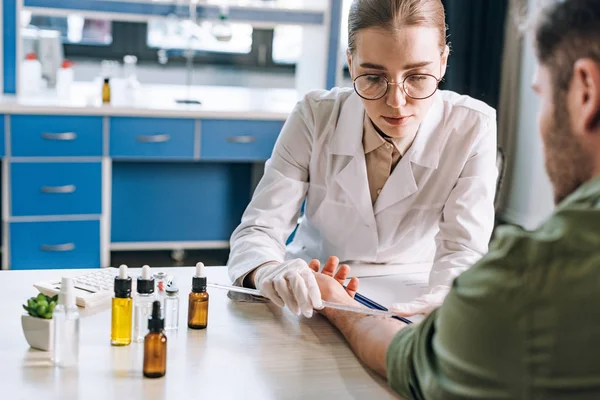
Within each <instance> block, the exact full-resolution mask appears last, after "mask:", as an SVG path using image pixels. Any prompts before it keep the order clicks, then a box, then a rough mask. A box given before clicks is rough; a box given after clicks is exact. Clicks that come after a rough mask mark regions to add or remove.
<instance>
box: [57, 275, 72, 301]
mask: <svg viewBox="0 0 600 400" xmlns="http://www.w3.org/2000/svg"><path fill="white" fill-rule="evenodd" d="M58 304H60V305H62V306H65V307H73V306H75V286H74V285H73V278H65V277H63V278H62V280H61V282H60V293H59V294H58Z"/></svg>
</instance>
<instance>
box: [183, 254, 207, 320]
mask: <svg viewBox="0 0 600 400" xmlns="http://www.w3.org/2000/svg"><path fill="white" fill-rule="evenodd" d="M207 326H208V293H207V292H206V276H204V264H202V263H198V264H196V275H195V276H194V277H193V278H192V291H191V293H190V295H189V296H188V328H191V329H205V328H206V327H207Z"/></svg>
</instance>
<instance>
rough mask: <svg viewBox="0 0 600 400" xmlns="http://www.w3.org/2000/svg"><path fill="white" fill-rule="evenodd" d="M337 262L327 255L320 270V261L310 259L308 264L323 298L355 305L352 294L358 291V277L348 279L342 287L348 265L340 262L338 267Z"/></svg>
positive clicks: (348, 270) (348, 269)
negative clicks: (346, 283) (327, 257)
mask: <svg viewBox="0 0 600 400" xmlns="http://www.w3.org/2000/svg"><path fill="white" fill-rule="evenodd" d="M339 263H340V260H339V259H338V258H337V257H335V256H333V257H329V259H328V260H327V262H326V263H325V266H324V267H323V270H322V271H320V272H319V269H320V267H321V263H320V261H319V260H312V261H311V262H310V263H309V264H308V266H309V267H310V269H312V270H313V273H314V274H315V278H316V279H317V284H318V285H319V289H320V290H321V298H322V299H323V300H325V301H330V302H332V303H337V304H348V305H353V306H356V305H358V303H357V302H356V301H355V300H354V295H355V294H356V292H357V291H358V278H352V279H350V282H348V285H347V286H346V288H345V289H344V286H343V285H344V283H345V281H346V279H347V278H348V275H349V274H350V267H349V266H348V265H346V264H342V265H341V266H340V267H339V268H338V265H339ZM336 270H337V271H336Z"/></svg>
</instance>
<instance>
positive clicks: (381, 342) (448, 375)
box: [311, 253, 527, 399]
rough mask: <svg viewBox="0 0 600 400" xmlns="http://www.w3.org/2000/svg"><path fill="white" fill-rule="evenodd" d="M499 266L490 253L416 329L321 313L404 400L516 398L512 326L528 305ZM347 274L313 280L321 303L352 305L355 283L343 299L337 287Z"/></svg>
mask: <svg viewBox="0 0 600 400" xmlns="http://www.w3.org/2000/svg"><path fill="white" fill-rule="evenodd" d="M505 261H507V260H506V259H505V258H503V257H502V256H499V257H498V254H497V253H496V254H493V255H489V256H488V258H487V260H486V261H485V262H483V263H479V264H478V265H476V266H474V267H472V268H471V269H470V270H469V271H466V272H465V273H463V274H462V275H461V276H460V277H459V278H457V280H456V281H455V284H454V286H453V288H452V290H451V291H450V294H449V295H448V297H447V298H446V301H445V302H444V304H443V305H442V306H441V307H440V308H438V309H436V310H434V311H433V312H432V313H431V314H429V315H428V316H427V317H426V318H425V319H424V320H423V321H422V322H420V323H419V324H414V325H411V326H406V325H404V324H403V323H402V322H400V321H397V320H394V319H384V318H377V317H372V316H362V315H359V314H357V313H351V312H342V311H338V310H331V309H327V308H326V309H324V310H322V311H321V313H322V314H323V315H324V316H325V317H326V318H327V319H329V320H330V321H331V323H332V324H333V325H334V326H336V327H337V328H338V329H339V330H340V332H341V333H342V334H343V335H344V337H345V338H346V340H347V341H348V342H349V344H350V346H351V347H352V349H353V351H354V352H355V354H356V355H357V356H358V358H360V360H362V361H363V362H364V363H365V364H366V365H367V366H368V367H369V368H371V369H373V370H374V371H376V372H378V373H379V374H381V375H382V376H384V377H386V378H387V379H388V383H389V385H390V387H391V388H392V389H393V390H394V391H395V392H396V393H398V394H400V395H401V396H402V397H404V398H411V399H412V398H416V399H437V398H477V399H491V398H494V399H499V398H500V399H501V398H506V399H508V398H514V397H519V396H520V393H521V392H520V390H521V388H522V384H523V382H524V381H525V380H526V378H527V376H526V375H527V374H526V371H525V370H524V369H523V366H524V365H525V364H524V357H525V356H524V354H523V351H522V346H523V343H522V342H521V341H520V339H521V338H522V337H523V332H520V331H519V329H520V325H519V323H518V322H517V321H516V320H517V319H518V315H519V313H522V312H523V307H524V304H527V299H526V298H523V296H524V295H526V294H525V293H524V292H523V291H522V283H523V280H522V277H521V276H519V275H520V274H519V273H515V272H516V269H515V268H510V267H507V266H506V264H505ZM509 261H513V260H509ZM514 261H516V260H514ZM509 265H511V264H509ZM512 265H517V263H516V262H512ZM311 266H312V265H311ZM346 268H347V270H346ZM333 269H335V268H333ZM313 270H314V268H313ZM348 273H349V268H348V267H345V268H344V266H342V267H340V269H339V270H338V272H337V273H336V274H335V275H334V276H333V278H332V276H331V275H332V274H333V273H332V271H329V270H328V269H327V267H325V268H324V269H323V273H321V274H319V273H316V275H317V282H318V284H319V287H320V289H321V294H322V296H323V300H328V301H332V302H336V303H342V304H349V305H350V304H352V305H354V306H357V305H358V303H356V302H354V300H353V299H351V296H352V294H353V291H354V292H355V291H356V290H358V280H356V279H355V278H354V279H353V281H351V283H349V284H348V286H347V288H348V289H351V290H350V291H349V292H348V294H349V295H350V296H348V294H346V291H345V290H344V289H343V287H342V286H341V285H340V284H339V283H340V281H341V282H344V279H345V277H347V276H348ZM353 282H354V283H353ZM352 302H353V303H352Z"/></svg>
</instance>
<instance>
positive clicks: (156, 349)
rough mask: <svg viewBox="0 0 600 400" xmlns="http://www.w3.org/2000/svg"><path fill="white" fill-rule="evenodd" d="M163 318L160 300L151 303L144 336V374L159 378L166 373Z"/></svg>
mask: <svg viewBox="0 0 600 400" xmlns="http://www.w3.org/2000/svg"><path fill="white" fill-rule="evenodd" d="M164 327H165V320H164V319H163V318H162V317H161V313H160V301H158V300H156V301H154V303H152V316H151V317H150V318H149V319H148V330H149V331H150V332H148V334H147V335H146V337H145V338H144V376H145V377H146V378H160V377H161V376H165V374H166V373H167V337H166V336H165V334H164V333H163V329H164Z"/></svg>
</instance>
